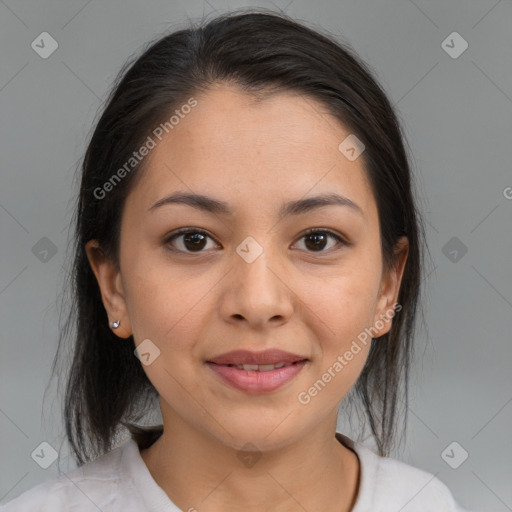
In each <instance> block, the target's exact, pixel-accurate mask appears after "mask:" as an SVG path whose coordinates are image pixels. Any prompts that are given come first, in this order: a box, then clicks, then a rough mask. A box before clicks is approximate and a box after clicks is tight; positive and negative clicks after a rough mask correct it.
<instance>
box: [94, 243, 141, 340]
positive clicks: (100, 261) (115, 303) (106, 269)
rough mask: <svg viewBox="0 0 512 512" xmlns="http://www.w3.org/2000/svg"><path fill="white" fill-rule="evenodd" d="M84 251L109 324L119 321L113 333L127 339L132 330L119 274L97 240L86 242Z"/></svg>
mask: <svg viewBox="0 0 512 512" xmlns="http://www.w3.org/2000/svg"><path fill="white" fill-rule="evenodd" d="M85 251H86V253H87V258H88V259H89V264H90V265H91V268H92V271H93V272H94V275H95V276H96V280H97V281H98V285H99V287H100V291H101V298H102V301H103V306H105V310H106V311H107V315H108V318H109V322H113V321H116V320H119V321H120V324H119V327H118V328H117V329H116V330H115V331H113V332H114V334H116V336H119V337H120V338H129V337H130V336H131V334H132V329H131V324H130V320H129V317H128V310H127V307H126V302H125V298H124V290H123V284H122V280H121V272H120V271H119V269H118V268H117V267H116V266H115V265H114V263H113V262H112V261H111V260H110V258H107V256H106V255H105V254H104V252H103V251H102V249H101V247H100V245H99V243H98V242H97V240H90V241H89V242H87V244H86V245H85Z"/></svg>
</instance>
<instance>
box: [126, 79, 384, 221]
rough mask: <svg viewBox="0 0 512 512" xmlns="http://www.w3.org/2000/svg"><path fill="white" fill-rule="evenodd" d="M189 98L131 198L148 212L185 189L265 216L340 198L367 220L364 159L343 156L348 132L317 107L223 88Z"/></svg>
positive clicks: (291, 97)
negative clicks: (290, 203) (297, 202)
mask: <svg viewBox="0 0 512 512" xmlns="http://www.w3.org/2000/svg"><path fill="white" fill-rule="evenodd" d="M194 98H195V99H196V101H197V105H196V106H195V107H194V108H193V109H191V110H190V111H189V113H187V114H182V116H180V119H179V122H178V123H177V124H174V125H173V127H172V129H170V130H169V133H165V132H164V135H163V136H162V140H158V138H155V137H153V138H154V139H155V142H156V146H155V148H154V149H152V150H151V153H150V154H149V155H148V160H147V162H145V165H146V169H145V172H144V177H143V179H142V180H141V182H140V184H137V186H136V187H135V189H134V191H132V194H133V193H135V194H134V195H135V197H133V198H132V199H135V200H137V201H142V202H144V203H145V205H146V207H147V208H149V207H150V206H151V205H152V204H154V202H156V201H158V200H159V199H161V198H162V197H163V196H164V195H166V194H168V193H171V192H173V191H175V190H188V192H194V193H200V194H204V195H210V196H214V197H217V198H224V199H225V200H226V201H228V202H230V203H238V205H239V206H241V208H243V205H244V204H249V203H251V204H252V203H254V202H258V204H259V206H260V208H261V209H262V210H264V209H265V207H266V205H270V203H273V205H274V206H273V209H275V204H277V203H278V204H279V205H280V204H281V203H282V202H283V201H284V198H286V199H287V200H289V199H299V198H302V197H304V196H310V195H317V194H321V193H324V194H325V193H331V192H335V193H336V192H337V193H339V194H343V195H345V196H347V197H349V198H350V199H352V200H353V201H354V202H356V203H357V204H359V206H360V207H361V208H362V209H363V211H365V212H368V213H369V214H371V213H372V212H371V210H372V209H374V207H375V205H374V200H373V197H372V194H371V190H370V186H369V183H368V180H367V175H366V171H365V169H364V162H363V159H362V158H357V159H356V160H354V161H350V160H348V159H347V158H346V157H345V156H344V155H343V154H342V153H341V152H340V150H339V149H338V146H339V145H340V143H341V142H342V141H343V140H344V139H345V138H346V137H347V136H349V135H350V131H349V130H348V129H347V128H346V127H345V126H343V125H342V124H341V123H340V122H339V120H337V119H336V118H335V117H334V116H332V115H331V114H330V113H329V112H328V111H327V110H326V108H325V107H324V106H323V105H322V104H321V103H319V102H317V101H315V100H313V99H311V98H310V97H305V96H301V95H299V94H294V93H288V92H280V93H277V94H274V95H271V96H268V97H266V98H265V99H263V100H257V99H256V98H255V97H254V96H253V95H251V94H249V93H246V92H243V91H242V90H241V89H239V88H237V87H236V86H227V85H223V86H217V87H214V88H213V89H212V90H209V91H208V92H207V93H202V94H198V95H194ZM178 110H179V108H178ZM187 110H188V109H187ZM147 208H146V209H147Z"/></svg>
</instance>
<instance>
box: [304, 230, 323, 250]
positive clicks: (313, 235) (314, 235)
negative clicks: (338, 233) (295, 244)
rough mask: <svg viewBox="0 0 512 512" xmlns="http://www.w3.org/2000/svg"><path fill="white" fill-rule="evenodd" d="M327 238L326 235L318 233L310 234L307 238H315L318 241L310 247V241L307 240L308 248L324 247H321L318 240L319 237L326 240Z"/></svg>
mask: <svg viewBox="0 0 512 512" xmlns="http://www.w3.org/2000/svg"><path fill="white" fill-rule="evenodd" d="M325 238H326V237H325V235H322V234H318V233H314V234H312V235H309V236H308V237H307V238H306V240H311V239H315V240H316V242H315V244H314V245H313V246H312V247H309V245H308V243H307V241H306V246H307V247H308V248H312V249H318V248H320V249H322V248H323V246H321V247H319V245H318V244H317V242H318V241H319V239H321V241H323V242H325Z"/></svg>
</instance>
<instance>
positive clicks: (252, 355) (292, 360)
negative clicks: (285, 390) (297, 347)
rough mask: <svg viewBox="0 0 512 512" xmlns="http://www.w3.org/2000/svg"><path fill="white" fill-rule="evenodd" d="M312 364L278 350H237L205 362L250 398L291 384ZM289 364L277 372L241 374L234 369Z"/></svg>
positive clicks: (238, 370) (241, 372) (255, 371)
mask: <svg viewBox="0 0 512 512" xmlns="http://www.w3.org/2000/svg"><path fill="white" fill-rule="evenodd" d="M308 362H309V359H307V358H306V357H304V356H301V355H298V354H292V353H290V352H284V351H282V350H278V349H270V350H265V351H263V352H252V351H249V350H235V351H232V352H228V353H226V354H222V355H220V356H217V357H214V358H213V359H209V360H208V361H206V365H207V366H208V367H209V368H211V369H212V370H213V372H214V373H215V374H216V375H217V376H218V377H220V379H221V380H222V381H223V382H224V383H227V384H229V385H230V386H232V387H234V388H235V389H238V390H240V391H244V392H246V393H249V394H261V393H268V392H270V391H275V390H276V389H278V388H280V387H282V386H284V385H285V384H286V383H288V382H290V381H291V380H292V379H293V378H295V377H296V376H297V374H298V373H299V372H300V371H301V370H302V368H304V366H305V365H306V364H307V363H308ZM279 363H288V364H289V366H283V367H282V368H275V369H274V370H267V371H259V370H241V369H239V368H236V367H235V366H229V365H241V364H257V365H265V364H279Z"/></svg>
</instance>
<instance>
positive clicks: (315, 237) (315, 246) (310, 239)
mask: <svg viewBox="0 0 512 512" xmlns="http://www.w3.org/2000/svg"><path fill="white" fill-rule="evenodd" d="M329 238H331V239H334V240H336V242H338V244H341V245H345V240H343V238H342V237H341V236H340V235H338V234H337V233H334V232H332V231H330V230H325V229H312V230H309V231H308V232H307V233H306V234H305V235H303V236H302V237H301V239H304V240H305V244H304V245H305V246H306V249H307V250H308V251H309V252H327V250H324V249H325V247H326V246H327V245H328V240H329Z"/></svg>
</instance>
